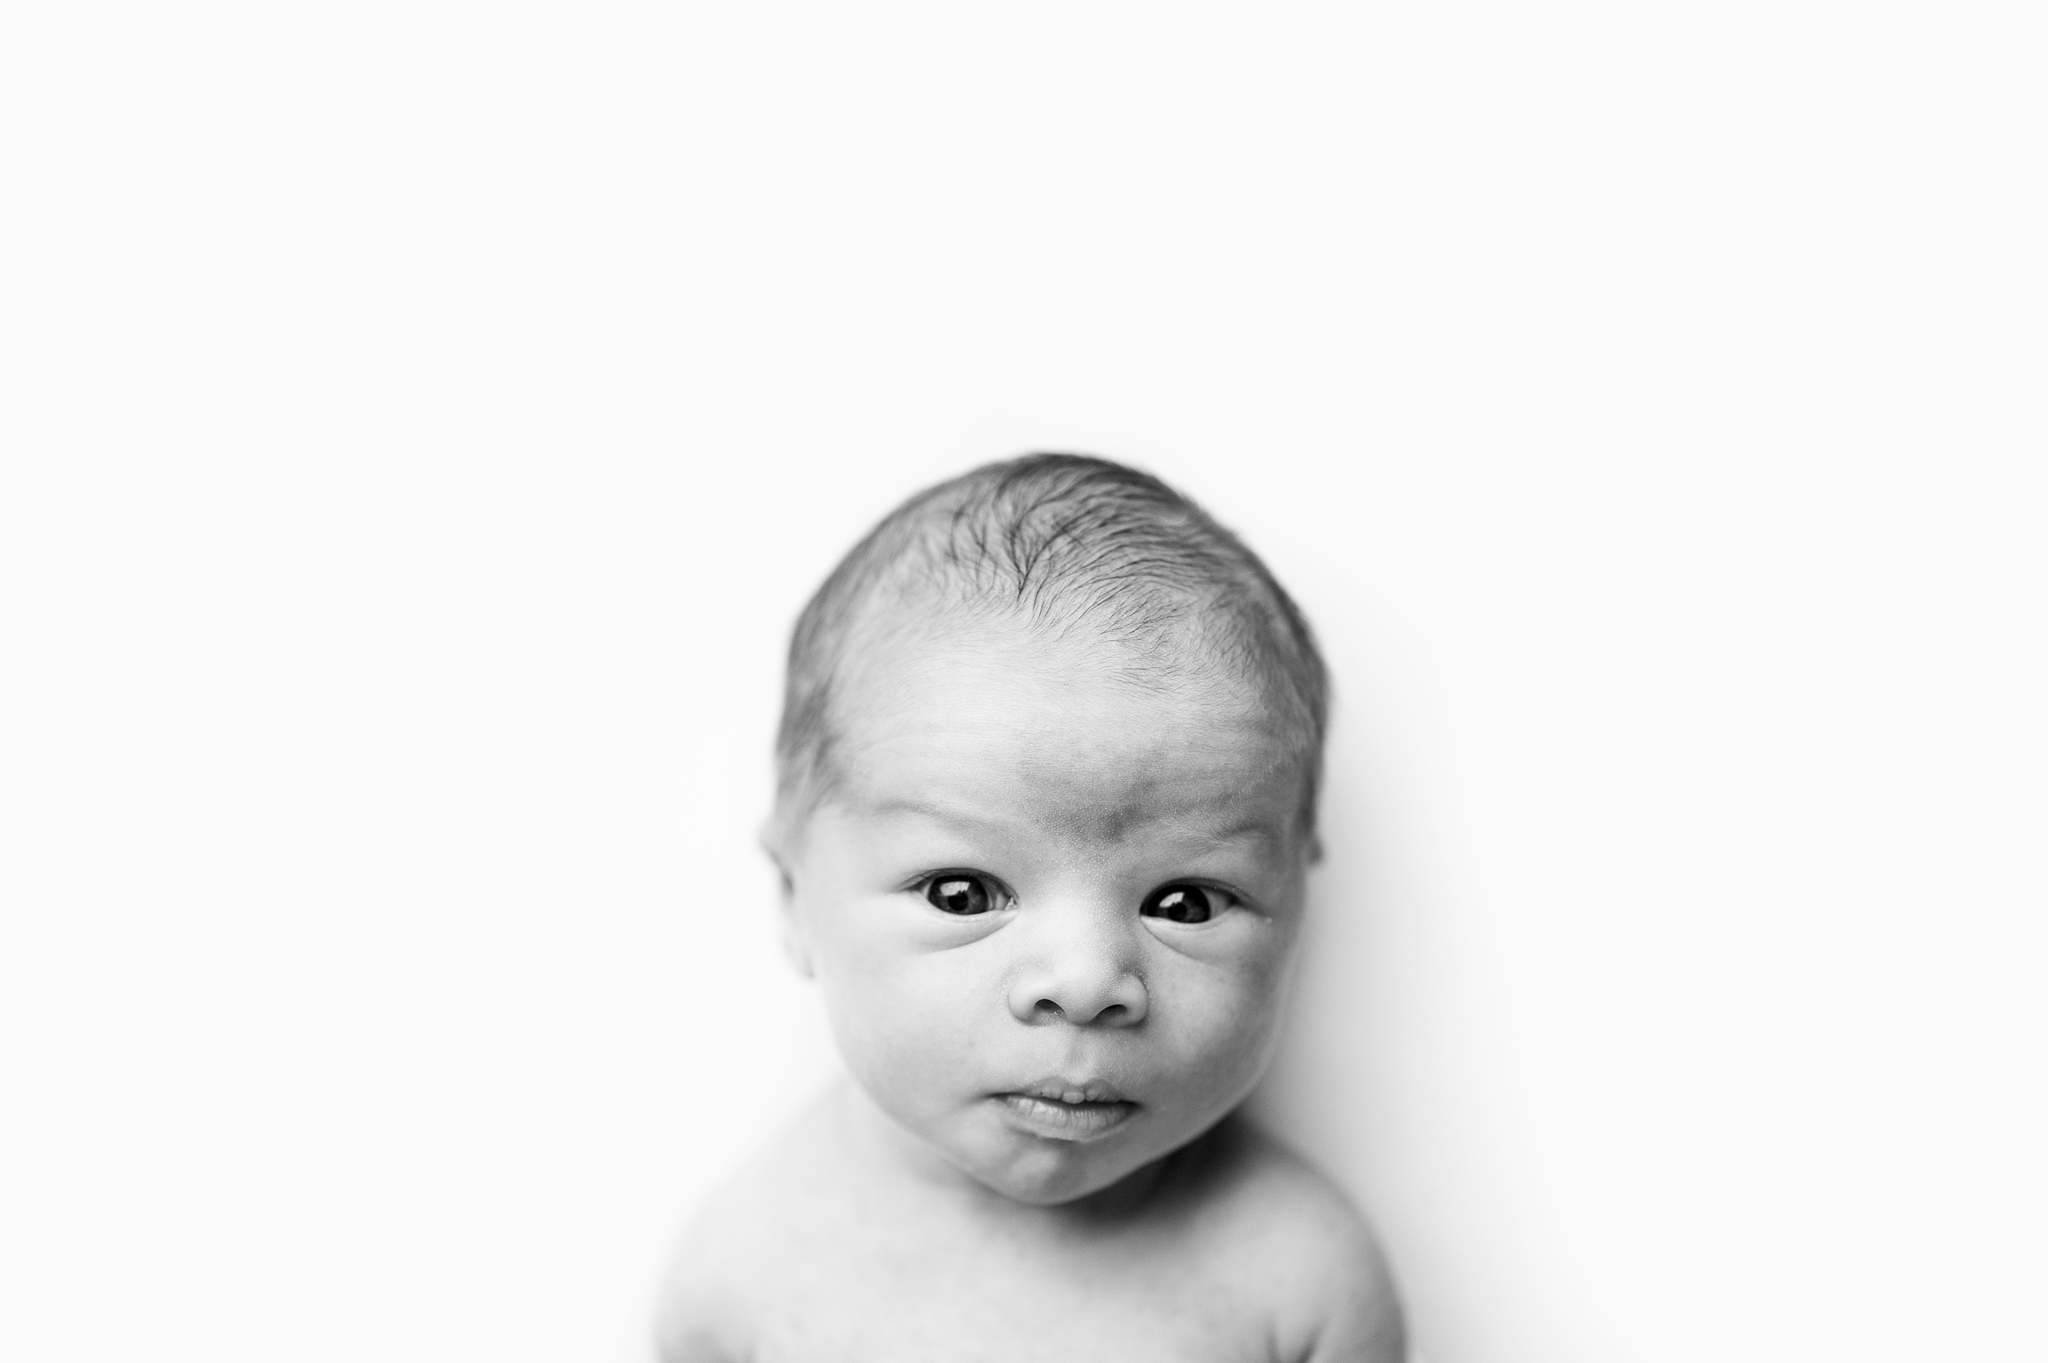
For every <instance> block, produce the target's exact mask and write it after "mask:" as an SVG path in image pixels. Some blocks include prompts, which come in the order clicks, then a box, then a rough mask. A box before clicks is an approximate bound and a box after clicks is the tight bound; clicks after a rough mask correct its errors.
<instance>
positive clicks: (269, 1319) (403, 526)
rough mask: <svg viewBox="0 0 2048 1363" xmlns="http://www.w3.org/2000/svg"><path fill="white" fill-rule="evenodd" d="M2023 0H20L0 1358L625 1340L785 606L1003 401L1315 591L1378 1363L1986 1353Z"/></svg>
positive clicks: (7, 379)
mask: <svg viewBox="0 0 2048 1363" xmlns="http://www.w3.org/2000/svg"><path fill="white" fill-rule="evenodd" d="M2038 12H2039V11H2038V9H2036V8H2035V7H2033V6H2027V5H2020V4H2012V5H2006V6H1993V5H1971V4H1958V3H1941V4H1936V3H1920V4H1902V5H1871V4H1866V5H1847V4H1840V5H1818V4H1810V3H1796V2H1795V3H1772V4H1762V3H1754V4H1742V3H1736V4H1726V3H1723V4H1713V5H1707V4H1698V5H1686V6H1657V5H1621V4H1609V5H1601V4H1589V3H1563V4H1556V5H1544V6H1509V5H1484V4H1469V3H1468V4H1448V5H1428V6H1424V5H1406V4H1401V5H1386V6H1379V7H1367V6H1345V7H1338V6H1327V7H1319V8H1296V7H1288V6H1259V7H1253V6H1250V5H1244V6H1236V7H1223V6H1212V5H1197V4H1188V5H1181V6H1174V7H1166V6H1161V7H1157V8H1146V7H1134V6H1130V5H1124V4H1114V3H1108V4H1085V5H1084V4H1039V5H1034V6H1028V7H1026V6H1011V7H1005V8H1003V9H1000V10H999V9H997V8H996V7H984V6H970V5H961V4H954V5H936V4H935V5H929V6H924V7H914V6H903V5H843V6H833V7H825V6H820V7H817V8H814V9H794V8H784V7H777V6H770V5H747V6H741V5H732V6H725V7H713V6H654V5H645V6H621V5H607V4H578V5H568V4H525V5H494V6H483V5H474V6H467V7H464V6H456V5H450V4H445V3H421V4H404V5H396V4H387V5H377V4H354V5H338V4H337V5H329V6H324V7H313V6H274V5H273V6H264V5H255V4H250V5H246V6H240V7H233V6H223V5H205V4H193V5H178V6H133V7H129V8H115V7H108V6H99V5H93V4H89V3H76V4H63V5H58V4H48V5H37V4H26V5H12V6H9V7H8V10H7V14H6V17H5V19H4V20H0V157H4V161H0V195H4V197H5V211H4V213H0V239H4V240H0V245H4V251H0V347H4V350H0V399H4V400H0V442H4V444H0V457H4V461H5V462H4V470H5V471H4V475H0V650H4V660H5V665H4V669H0V701H4V708H0V895H4V902H0V909H4V929H0V932H4V936H0V1104H4V1114H0V1115H4V1121H0V1153H4V1161H0V1283H4V1289H0V1292H4V1299H5V1304H4V1306H0V1354H4V1355H5V1356H6V1357H8V1358H10V1359H23V1360H29V1359H35V1360H46V1359H47V1360H59V1359H63V1360H68V1359H109V1360H111V1359H130V1358H145V1357H146V1358H180V1359H182V1358H194V1359H207V1360H258V1359H261V1360H271V1359H279V1358H290V1359H295V1360H327V1359H334V1360H344V1359H345V1360H360V1359H369V1358H376V1359H421V1360H429V1359H431V1360H445V1359H453V1358H463V1359H535V1360H539V1359H588V1358H604V1359H618V1360H625V1359H630V1358H634V1357H637V1356H638V1353H637V1352H636V1350H637V1346H638V1345H639V1342H640V1341H641V1340H642V1339H643V1338H644V1335H645V1330H646V1319H647V1316H648V1313H649V1310H650V1301H651V1296H652V1291H653V1281H654V1278H655V1275H656V1272H657V1269H658V1265H659V1262H660V1259H661V1256H662V1253H663V1249H664V1246H665V1243H666V1241H667V1239H668V1237H669V1236H670V1235H671V1234H672V1232H673V1229H674V1227H675V1225H676V1223H677V1221H678V1219H679V1218H680V1217H681V1215H682V1214H683V1212H684V1210H685V1209H686V1208H687V1207H688V1206H689V1204H690V1203H691V1201H692V1200H693V1199H694V1198H695V1197H696V1196H697V1195H698V1194H699V1193H700V1192H701V1191H702V1190H703V1189H704V1188H705V1186H706V1184H707V1181H708V1180H710V1179H711V1178H713V1177H714V1176H715V1175H716V1173H717V1172H718V1170H719V1169H720V1168H722V1167H723V1166H724V1165H726V1164H727V1163H729V1162H730V1161H731V1160H732V1159H733V1158H734V1157H735V1156H737V1155H739V1154H740V1153H742V1152H744V1151H745V1150H747V1149H748V1148H749V1147H750V1146H751V1144H752V1143H753V1142H754V1141H756V1140H757V1139H758V1138H759V1137H760V1135H761V1133H763V1132H764V1131H766V1130H768V1129H770V1128H771V1127H772V1126H773V1125H774V1124H775V1123H776V1122H777V1121H778V1120H779V1119H780V1118H781V1116H782V1114H784V1113H785V1112H787V1110H788V1109H789V1108H790V1106H791V1105H793V1104H794V1103H796V1102H797V1101H799V1100H800V1099H801V1098H802V1097H803V1095H804V1094H805V1093H806V1092H807V1091H808V1090H809V1089H810V1088H811V1087H812V1086H814V1085H815V1084H816V1083H818V1082H819V1081H820V1080H821V1079H822V1077H823V1076H825V1075H826V1074H828V1073H829V1072H830V1071H831V1068H832V1065H833V1061H832V1059H831V1053H830V1048H829V1042H828V1040H827V1038H826V1037H825V1035H824V1032H823V1028H822V1025H821V1021H820V1018H819V1015H818V1012H817V1008H816V1005H815V1002H814V1000H813V998H812V997H811V995H810V994H809V993H808V992H807V990H806V989H805V988H804V987H803V986H802V985H801V984H800V983H799V982H798V981H796V980H795V979H794V978H793V977H791V975H790V974H789V972H788V971H787V970H786V969H785V968H784V966H783V965H782V963H781V961H780V959H779V957H778V955H777V952H776V948H775V945H774V936H773V931H772V924H771V913H772V894H773V882H772V879H771V876H770V873H769V870H768V868H767V865H766V863H765V861H764V860H763V859H762V858H761V857H760V856H759V855H758V854H757V852H756V851H755V850H754V847H753V844H752V835H753V830H754V827H755V825H756V822H757V820H758V819H759V817H760V816H761V815H762V813H763V812H764V811H765V807H766V802H767V798H768V793H769V777H768V766H767V753H768V745H769V739H770V733H771V729H772V726H773V722H774V712H775V704H776V687H777V684H778V672H779V663H780V653H781V649H782V646H783V640H784V637H785V634H786V631H787V628H788V626H789V624H790V622H791V620H792V619H793V617H794V615H795V612H796V610H797V609H798V607H799V606H800V605H801V603H802V601H803V599H804V598H805V596H806V595H807V594H808V593H809V591H810V590H811V589H812V588H813V587H814V586H815V585H816V583H817V581H818V580H819V579H820V577H821V576H822V575H823V574H824V572H825V571H826V570H827V568H828V567H829V566H830V565H831V563H832V562H833V561H834V559H835V558H836V557H837V555H838V554H839V553H840V552H841V551H842V550H843V549H844V548H845V547H846V546H847V545H848V544H849V543H850V542H851V541H852V539H853V538H854V537H855V536H856V535H857V534H858V533H859V532H860V531H861V530H863V529H864V528H865V527H866V526H867V525H868V524H869V523H870V522H871V521H872V520H873V519H874V518H875V517H876V516H878V515H879V514H881V513H882V512H883V511H885V510H886V509H887V508H888V507H889V506H891V505H892V504H893V503H894V502H895V501H897V500H898V499H900V498H901V497H902V496H904V495H906V494H908V493H909V492H911V491H913V490H914V489H916V488H917V487H919V486H922V485H923V484H925V483H926V482H929V481H930V480H932V479H935V478H937V477H940V476H942V475H945V474H948V473H951V472H954V471H957V470H959V469H961V468H963V467H965V466H967V465H968V464H971V463H975V462H979V461H981V460H984V459H987V458H993V457H998V456H1002V455H1006V454H1010V453H1015V452H1019V451H1022V450H1026V449H1035V448H1053V449H1078V450H1086V451H1094V452H1101V453H1106V454H1110V455H1114V456H1118V457H1122V458H1125V459H1129V460H1132V461H1135V462H1138V463H1140V464H1143V465H1145V466H1148V467H1150V468H1153V469H1154V470H1156V471H1158V472H1160V473H1161V474H1163V475H1165V476H1167V477H1168V478H1169V479H1172V480H1174V481H1176V482H1178V483H1179V484H1181V485H1182V486H1183V487H1185V488H1186V489H1187V490H1188V491H1189V492H1191V493H1192V494H1193V495H1195V496H1196V497H1197V498H1199V499H1201V500H1202V501H1204V502H1205V503H1207V504H1208V505H1210V506H1211V507H1212V508H1213V509H1214V510H1215V511H1216V512H1217V513H1218V514H1219V515H1220V516H1221V517H1222V518H1223V519H1224V520H1225V521H1226V522H1227V523H1229V524H1232V525H1234V526H1235V527H1237V528H1238V529H1240V530H1241V531H1242V532H1243V533H1244V534H1245V535H1246V536H1247V538H1248V539H1249V540H1250V541H1251V543H1252V544H1253V545H1254V546H1255V547H1257V548H1258V549H1259V550H1260V551H1262V552H1263V553H1264V554H1265V555H1266V556H1267V557H1268V559H1269V560H1270V562H1271V563H1272V564H1273V566H1274V567H1275V569H1276V570H1277V571H1278V572H1279V574H1280V575H1281V577H1282V578H1283V579H1284V580H1285V581H1286V582H1288V583H1289V584H1290V585H1291V586H1292V588H1293V589H1294V590H1295V592H1296V593H1297V594H1298V595H1299V597H1300V598H1301V599H1302V601H1303V603H1304V604H1305V606H1306V607H1307V609H1308V611H1309V613H1310V614H1311V616H1312V618H1313V620H1314V621H1315V623H1316V624H1317V626H1318V627H1319V629H1320V630H1321V633H1322V636H1323V639H1324V641H1325V643H1326V646H1327V650H1328V652H1329V655H1330V657H1331V661H1332V663H1333V665H1334V667H1335V670H1336V674H1337V678H1338V681H1339V687H1340V690H1339V709H1338V719H1337V727H1336V733H1335V738H1334V744H1333V748H1332V752H1331V757H1330V764H1331V769H1332V778H1331V793H1330V798H1329V807H1328V820H1327V836H1328V841H1329V844H1330V849H1331V854H1330V858H1329V861H1328V864H1327V866H1326V867H1325V869H1324V870H1323V871H1322V872H1320V873H1319V878H1318V880H1317V881H1316V886H1315V906H1314V907H1315V913H1316V914H1317V921H1316V924H1315V939H1314V941H1313V943H1312V946H1311V952H1310V955H1309V958H1308V960H1307V963H1306V966H1305V971H1304V985H1303V993H1302V996H1301V1004H1302V1006H1301V1008H1300V1011H1299V1015H1298V1019H1297V1024H1296V1027H1295V1031H1294V1034H1293V1036H1292V1039H1291V1040H1290V1041H1289V1043H1288V1045H1287V1048H1286V1050H1285V1053H1284V1055H1283V1057H1282V1059H1281V1061H1280V1063H1279V1065H1278V1067H1277V1069H1276V1071H1275V1074H1274V1077H1273V1079H1272V1081H1271V1083H1270V1084H1269V1086H1268V1090H1267V1092H1266V1093H1265V1094H1264V1095H1262V1097H1261V1099H1260V1100H1259V1101H1260V1104H1261V1107H1262V1109H1263V1111H1264V1112H1265V1114H1266V1116H1267V1118H1268V1120H1269V1121H1271V1122H1272V1123H1274V1124H1275V1125H1276V1126H1277V1127H1278V1128H1279V1129H1281V1130H1282V1131H1283V1132H1285V1133H1286V1134H1287V1135H1288V1136H1289V1137H1290V1138H1291V1139H1293V1140H1294V1141H1296V1142H1297V1143H1298V1144H1299V1145H1301V1146H1302V1147H1303V1148H1305V1149H1306V1150H1308V1151H1309V1152H1311V1153H1312V1154H1313V1155H1315V1156H1316V1157H1317V1158H1318V1159H1320V1160H1322V1161H1323V1162H1324V1163H1325V1164H1326V1165H1327V1166H1328V1167H1329V1168H1330V1169H1332V1171H1333V1172H1335V1173H1336V1174H1337V1175H1338V1176H1339V1177H1340V1178H1341V1179H1342V1180H1343V1181H1344V1182H1345V1183H1346V1184H1347V1185H1348V1186H1350V1187H1351V1188H1352V1189H1353V1190H1354V1191H1355V1192H1356V1193H1357V1194H1358V1195H1359V1197H1360V1199H1361V1201H1362V1202H1364V1203H1365V1205H1367V1206H1368V1207H1369V1208H1370V1210H1371V1212H1372V1214H1373V1215H1374V1216H1375V1218H1376V1219H1377V1220H1378V1221H1379V1223H1380V1224H1381V1227H1382V1229H1383V1231H1384V1233H1385V1236H1386V1238H1387V1240H1388V1243H1389V1244H1390V1246H1391V1249H1392V1253H1393V1256H1394V1259H1395V1262H1396V1265H1397V1267H1398V1269H1399V1271H1400V1273H1401V1275H1402V1278H1403V1281H1404V1284H1405V1288H1406V1290H1407V1292H1408V1295H1409V1297H1410V1299H1411V1304H1412V1311H1413V1319H1414V1324H1415V1329H1416V1333H1417V1334H1418V1336H1419V1337H1420V1339H1421V1341H1422V1343H1423V1345H1424V1346H1425V1348H1426V1350H1427V1351H1428V1353H1429V1355H1430V1357H1431V1359H1432V1363H1511V1361H1512V1363H1625V1361H1626V1363H1635V1361H1636V1360H1724V1359H1730V1358H1742V1359H1745V1360H1808V1359H1815V1358H1844V1359H1847V1358H1854V1359H1899V1360H1907V1359H1911V1360H1924V1359H1958V1360H1962V1359H1967V1360H1972V1363H1975V1361H1976V1360H1993V1359H2000V1360H2002V1359H2022V1358H2026V1359H2039V1358H2042V1357H2044V1356H2048V1324H2044V1316H2043V1313H2042V1310H2041V1296H2040V1294H2041V1283H2042V1281H2043V1278H2044V1273H2048V1262H2044V1253H2043V1248H2042V1246H2043V1232H2042V1226H2043V1224H2044V1217H2048V1186H2044V1175H2043V1172H2042V1168H2043V1163H2044V1161H2043V1159H2042V1151H2043V1150H2044V1149H2048V1118H2044V1104H2043V1088H2044V1073H2048V1063H2044V1055H2043V1045H2042V1039H2043V1035H2044V1033H2048V1015H2044V1014H2048V1010H2044V1004H2043V997H2044V989H2043V986H2042V979H2043V973H2044V969H2048V960H2044V954H2048V953H2044V945H2048V943H2044V935H2048V934H2044V927H2043V922H2044V912H2048V894H2044V884H2048V869H2044V868H2048V857H2044V841H2048V840H2044V838H2043V829H2044V824H2048V820H2044V814H2048V792H2044V771H2048V734H2044V721H2043V717H2042V716H2043V709H2044V707H2043V704H2042V698H2043V696H2044V695H2048V661H2044V645H2043V623H2044V618H2048V616H2044V606H2048V603H2044V591H2043V586H2044V581H2048V562H2044V550H2043V543H2044V536H2043V533H2042V524H2043V517H2044V512H2048V506H2044V498H2043V481H2042V479H2043V455H2044V440H2043V436H2044V421H2043V376H2044V372H2048V370H2044V359H2048V353H2044V351H2048V347H2044V334H2043V333H2044V317H2048V288H2044V270H2043V256H2044V252H2043V249H2042V244H2043V242H2048V212H2044V196H2043V167H2044V164H2048V162H2044V145H2043V142H2044V139H2043V136H2042V131H2043V129H2044V127H2048V109H2044V107H2043V105H2044V101H2043V98H2042V86H2043V82H2042V76H2041V73H2042V70H2043V69H2044V59H2048V53H2044V50H2043V42H2042V32H2041V27H2040V24H2039V22H2038V20H2037V19H2035V18H2034V16H2035V15H2037V14H2038Z"/></svg>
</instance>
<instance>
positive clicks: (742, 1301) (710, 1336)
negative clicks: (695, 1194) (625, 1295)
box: [657, 1115, 825, 1363]
mask: <svg viewBox="0 0 2048 1363" xmlns="http://www.w3.org/2000/svg"><path fill="white" fill-rule="evenodd" d="M807 1122H808V1115H807V1117H806V1118H805V1119H800V1120H799V1121H798V1122H797V1123H796V1124H795V1126H793V1127H792V1128H791V1130H790V1131H788V1132H786V1133H784V1135H783V1136H782V1138H780V1139H778V1140H776V1141H774V1142H772V1143H770V1144H769V1145H768V1146H766V1147H765V1148H764V1149H763V1150H761V1151H760V1152H759V1153H758V1154H756V1155H755V1156H754V1158H752V1159H751V1160H749V1161H748V1162H747V1163H746V1164H744V1165H743V1166H741V1167H740V1168H739V1169H738V1170H737V1171H736V1172H735V1173H733V1174H732V1175H731V1176H730V1177H729V1178H727V1179H726V1181H725V1182H724V1183H722V1184H720V1185H719V1186H718V1187H717V1188H716V1189H715V1190H713V1192H712V1193H711V1195H710V1196H709V1197H707V1198H706V1199H705V1200H704V1201H703V1202H702V1203H701V1204H699V1206H698V1208H697V1210H696V1212H695V1214H694V1215H692V1216H691V1218H690V1220H689V1223H688V1224H687V1225H686V1226H685V1228H684V1230H683V1233H682V1236H681V1237H680V1239H679V1240H678V1242H677V1244H676V1248H675V1252H674V1254H673V1255H672V1256H671V1258H670V1261H669V1268H668V1274H667V1277H666V1279H665V1280H664V1282H663V1285H662V1294H661V1304H660V1312H659V1317H658V1323H657V1329H658V1337H659V1343H660V1357H661V1360H662V1363H728V1360H731V1361H735V1363H736V1361H737V1360H740V1359H745V1358H748V1357H751V1356H752V1354H753V1352H754V1347H753V1344H754V1341H753V1337H752V1335H753V1330H752V1323H753V1322H754V1321H755V1320H756V1319H757V1318H758V1314H759V1308H760V1302H759V1300H758V1299H759V1298H760V1296H761V1290H760V1289H761V1288H762V1287H763V1285H764V1284H765V1283H769V1282H773V1281H778V1280H780V1279H782V1278H783V1277H784V1276H785V1275H787V1274H788V1273H789V1272H791V1271H792V1270H793V1269H799V1268H800V1266H799V1265H797V1264H796V1263H795V1262H794V1260H795V1259H797V1258H799V1257H801V1254H802V1252H803V1247H804V1244H805V1242H806V1241H807V1240H809V1239H810V1238H811V1237H810V1236H809V1235H808V1234H807V1233H806V1231H805V1228H804V1226H803V1224H802V1223H801V1218H800V1216H799V1212H800V1211H801V1210H803V1209H804V1208H806V1207H812V1208H815V1207H816V1206H817V1205H818V1202H819V1196H818V1195H819V1193H820V1191H821V1188H820V1186H818V1185H821V1184H822V1183H823V1182H824V1181H825V1179H824V1171H822V1170H820V1169H818V1168H816V1167H815V1166H816V1160H815V1158H814V1156H815V1151H814V1150H813V1149H812V1143H811V1142H808V1141H806V1140H805V1139H804V1136H805V1134H806V1133H805V1127H806V1125H807Z"/></svg>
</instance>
